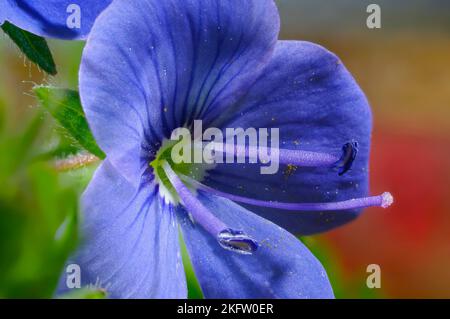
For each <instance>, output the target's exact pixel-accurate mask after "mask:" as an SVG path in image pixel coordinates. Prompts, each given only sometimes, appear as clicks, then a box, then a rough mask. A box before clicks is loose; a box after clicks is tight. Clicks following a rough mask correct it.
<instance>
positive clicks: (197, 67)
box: [76, 0, 391, 298]
mask: <svg viewBox="0 0 450 319" xmlns="http://www.w3.org/2000/svg"><path fill="white" fill-rule="evenodd" d="M278 33H279V16H278V12H277V8H276V6H275V4H274V2H273V1H272V0H227V1H225V0H221V1H219V0H217V1H212V0H165V1H160V0H142V1H139V2H137V1H125V0H117V1H114V2H113V3H112V4H111V5H110V6H109V7H108V9H106V10H105V12H104V13H103V14H102V15H101V16H100V17H99V19H98V20H97V22H96V24H95V25H94V28H93V30H92V32H91V35H90V38H89V40H88V42H87V45H86V48H85V51H84V54H83V60H82V65H81V69H80V94H81V99H82V104H83V107H84V109H85V112H86V115H87V118H88V121H89V123H90V126H91V128H92V130H93V133H94V135H95V137H96V139H97V141H98V142H99V145H100V146H101V148H102V149H103V150H104V151H105V153H106V154H107V159H106V160H105V161H104V162H103V163H102V165H101V167H100V168H99V169H98V171H97V172H96V174H95V176H94V177H93V180H92V182H91V184H90V186H89V187H88V189H87V191H86V192H85V194H84V197H83V204H84V211H85V216H84V218H85V220H84V227H83V228H84V229H83V230H84V234H85V244H84V246H83V248H82V249H81V250H80V252H79V254H78V255H77V258H76V262H77V263H78V264H80V266H81V269H82V280H83V283H84V284H94V283H98V284H100V285H101V286H103V287H105V288H106V289H107V290H108V291H109V293H110V294H111V296H112V297H114V298H150V297H153V298H184V297H186V295H187V294H186V282H185V275H184V270H183V265H182V261H181V256H180V247H179V242H178V239H179V233H178V230H179V228H181V231H182V236H183V238H184V240H185V242H186V245H187V248H188V252H189V255H190V258H191V260H192V263H193V266H194V268H195V273H196V275H197V277H198V280H199V283H200V285H201V288H202V291H203V293H204V295H205V297H207V298H275V297H276V298H332V297H333V292H332V288H331V286H330V283H329V281H328V279H327V275H326V273H325V271H324V269H323V267H322V265H321V264H320V263H319V262H318V260H317V259H316V258H315V257H314V256H313V255H312V254H311V253H310V252H309V251H308V250H307V248H305V246H304V245H303V244H302V243H301V242H300V241H299V240H298V239H297V238H296V237H295V236H294V235H292V234H291V233H295V234H311V233H316V232H320V231H325V230H328V229H331V228H334V227H337V226H339V225H341V224H343V223H346V222H348V221H350V220H352V219H354V218H355V217H356V216H357V215H358V214H359V211H360V209H361V208H364V207H367V206H387V205H389V204H390V201H391V197H390V195H389V194H387V193H386V194H383V195H382V196H376V197H364V196H367V192H368V186H367V184H368V183H367V179H368V177H367V175H368V154H369V148H370V133H371V125H372V123H371V112H370V108H369V105H368V103H367V100H366V98H365V96H364V94H363V93H362V92H361V90H360V88H359V87H358V85H357V84H356V83H355V81H354V79H353V78H352V76H351V75H350V74H349V72H348V71H347V70H346V69H345V67H344V66H343V65H342V63H341V62H340V61H339V59H338V58H337V57H336V56H335V55H333V54H331V53H330V52H328V51H326V50H325V49H324V48H322V47H320V46H318V45H315V44H311V43H307V42H297V41H278V40H277V38H278ZM194 120H202V121H203V123H204V126H205V128H206V127H217V128H220V129H225V128H237V127H241V128H244V129H245V128H249V127H255V128H270V127H276V128H279V129H280V135H281V150H280V161H281V164H282V168H283V169H282V171H280V173H278V174H276V175H261V174H260V170H259V168H260V165H256V164H246V165H244V164H234V165H229V164H217V166H215V167H214V168H213V169H209V167H205V166H202V165H197V166H196V165H183V164H179V165H177V164H175V163H174V162H173V161H171V159H170V156H169V155H168V154H170V150H171V147H172V146H171V145H172V144H171V143H168V142H167V140H168V139H169V138H170V136H171V133H172V131H173V130H174V129H176V128H179V127H185V128H192V125H193V122H194ZM356 155H357V156H356ZM352 164H353V166H352ZM351 166H352V167H351ZM186 175H189V176H186ZM299 201H304V202H310V203H306V204H305V203H303V204H300V203H296V202H299ZM238 203H241V204H238ZM280 226H282V227H284V228H285V229H287V230H289V231H290V232H291V233H290V232H288V231H287V230H285V229H283V228H281V227H280Z"/></svg>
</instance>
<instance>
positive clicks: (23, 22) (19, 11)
mask: <svg viewBox="0 0 450 319" xmlns="http://www.w3.org/2000/svg"><path fill="white" fill-rule="evenodd" d="M111 1H112V0H3V1H2V3H1V4H0V25H1V24H2V23H3V22H4V21H8V22H10V23H12V24H14V25H16V26H18V27H20V28H21V29H24V30H26V31H29V32H31V33H34V34H36V35H39V36H42V37H48V38H57V39H64V40H74V39H85V38H86V37H87V35H88V34H89V31H90V30H91V28H92V25H93V24H94V21H95V19H96V18H97V16H98V15H99V14H100V13H101V12H102V11H103V10H104V9H105V8H106V7H107V6H108V5H109V4H110V3H111Z"/></svg>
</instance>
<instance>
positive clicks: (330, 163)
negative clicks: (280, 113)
mask: <svg viewBox="0 0 450 319" xmlns="http://www.w3.org/2000/svg"><path fill="white" fill-rule="evenodd" d="M213 145H214V148H215V151H216V153H220V154H228V155H234V156H236V157H241V158H245V159H249V158H258V156H259V154H267V155H271V154H272V153H273V152H274V150H273V149H271V148H268V147H253V146H250V147H248V146H242V145H231V144H221V143H213ZM277 151H278V153H279V163H280V164H285V165H295V166H301V167H337V168H340V170H339V175H340V176H342V175H344V174H345V173H347V172H348V171H349V170H350V169H351V167H352V165H353V162H354V161H355V159H356V155H357V154H358V142H356V141H352V142H349V143H346V144H345V145H344V146H343V147H342V154H341V156H340V157H338V156H335V155H332V154H327V153H318V152H309V151H302V150H289V149H279V150H277Z"/></svg>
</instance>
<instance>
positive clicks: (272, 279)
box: [178, 193, 334, 299]
mask: <svg viewBox="0 0 450 319" xmlns="http://www.w3.org/2000/svg"><path fill="white" fill-rule="evenodd" d="M199 199H200V200H201V201H202V203H203V204H204V205H205V206H206V207H207V208H208V209H209V210H210V211H211V212H212V213H213V214H215V215H216V216H217V217H218V218H219V219H221V220H222V221H223V222H224V223H225V224H227V225H228V226H230V227H231V228H233V229H236V230H242V231H244V232H245V233H246V234H247V235H249V236H250V237H252V238H253V239H255V240H256V241H258V243H259V245H260V246H259V247H258V249H257V251H256V252H254V253H253V254H252V255H242V254H237V253H235V252H232V251H229V250H225V249H223V248H222V247H221V246H220V245H219V243H218V242H217V240H216V239H215V238H214V237H213V236H211V235H210V234H209V233H207V232H206V231H205V230H203V228H201V226H197V225H194V224H192V222H191V221H190V219H189V217H188V215H187V213H186V212H185V211H184V210H183V208H181V207H179V208H178V210H179V213H178V216H179V217H180V219H181V221H180V224H181V226H182V230H183V237H184V240H185V242H186V245H187V248H188V251H189V255H190V257H191V260H192V263H193V266H194V269H195V273H196V275H197V278H198V280H199V283H200V286H201V288H202V291H203V293H204V295H205V297H206V298H292V299H297V298H334V296H333V291H332V288H331V285H330V283H329V281H328V278H327V275H326V272H325V270H324V269H323V267H322V265H321V264H320V262H319V261H318V260H317V259H316V258H315V257H314V256H313V255H312V254H311V253H310V252H309V250H308V249H307V248H306V247H305V246H304V245H303V244H302V243H301V242H300V240H298V239H297V238H295V237H294V236H292V235H291V234H289V233H288V232H287V231H285V230H283V229H282V228H280V227H278V226H276V225H274V224H272V223H271V222H269V221H267V220H265V219H263V218H261V217H259V216H257V215H255V214H253V213H251V212H250V211H248V210H246V209H245V208H242V207H240V206H239V205H237V204H235V203H233V202H231V201H229V200H227V199H223V198H218V197H215V196H213V195H204V194H202V193H199Z"/></svg>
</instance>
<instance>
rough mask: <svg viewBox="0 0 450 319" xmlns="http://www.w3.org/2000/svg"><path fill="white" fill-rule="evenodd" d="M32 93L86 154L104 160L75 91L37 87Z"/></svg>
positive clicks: (103, 154)
mask: <svg viewBox="0 0 450 319" xmlns="http://www.w3.org/2000/svg"><path fill="white" fill-rule="evenodd" d="M33 90H34V93H35V94H36V96H37V97H38V99H39V101H40V102H41V104H42V106H43V107H44V108H46V109H47V110H48V111H49V112H50V114H51V115H52V116H53V117H54V118H55V119H56V120H57V121H58V122H59V124H61V125H62V126H63V127H64V128H65V129H66V130H67V131H68V132H69V133H70V135H71V136H72V137H73V138H74V139H75V140H76V141H77V142H78V143H79V144H80V145H81V146H82V147H83V148H84V149H85V150H87V151H88V152H90V153H92V154H93V155H95V156H97V157H99V158H101V159H104V158H105V153H103V151H102V150H101V149H100V148H99V147H98V145H97V143H96V141H95V139H94V136H93V135H92V132H91V130H90V128H89V125H88V122H87V120H86V116H85V114H84V112H83V108H82V107H81V102H80V97H79V95H78V92H77V91H73V90H66V89H60V88H55V87H49V86H37V87H35V88H34V89H33Z"/></svg>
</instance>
